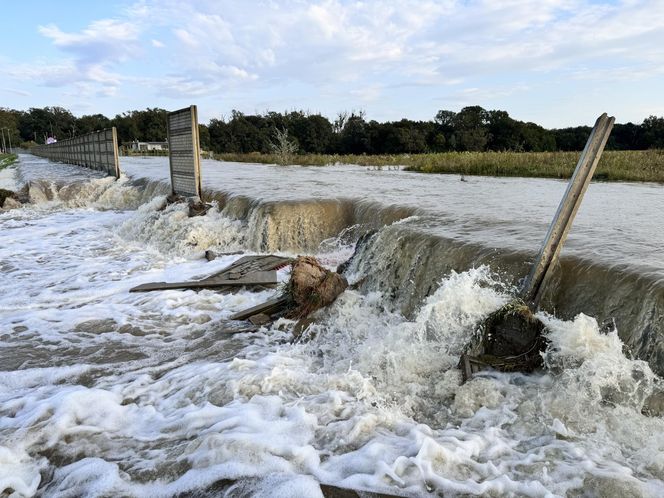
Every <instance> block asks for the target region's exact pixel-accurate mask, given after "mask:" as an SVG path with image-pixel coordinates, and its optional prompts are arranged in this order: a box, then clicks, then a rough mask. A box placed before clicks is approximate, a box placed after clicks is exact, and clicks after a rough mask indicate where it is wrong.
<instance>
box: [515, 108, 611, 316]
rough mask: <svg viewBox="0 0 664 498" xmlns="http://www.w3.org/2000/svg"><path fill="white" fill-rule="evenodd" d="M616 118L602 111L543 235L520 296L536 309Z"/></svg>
mask: <svg viewBox="0 0 664 498" xmlns="http://www.w3.org/2000/svg"><path fill="white" fill-rule="evenodd" d="M614 121H615V118H613V117H608V116H607V115H606V113H604V114H602V115H601V116H600V117H599V118H597V121H596V122H595V126H594V127H593V130H592V132H591V134H590V137H589V138H588V142H586V146H585V148H584V149H583V152H582V153H581V156H580V157H579V162H578V163H577V165H576V169H575V170H574V174H573V175H572V178H571V179H570V181H569V184H568V185H567V190H566V191H565V195H564V196H563V198H562V200H561V201H560V205H559V206H558V210H557V211H556V214H555V216H554V218H553V221H552V222H551V225H550V226H549V230H548V233H547V235H546V237H545V238H544V242H543V243H542V247H541V249H540V252H539V254H538V256H537V259H536V260H535V264H534V265H533V267H532V269H531V272H530V275H529V276H528V278H527V279H526V283H525V285H524V287H523V289H522V291H521V297H522V298H523V300H524V301H525V302H526V303H529V304H530V305H531V307H532V308H533V309H535V308H537V306H538V304H539V300H540V298H541V296H542V292H543V291H544V289H545V287H546V282H547V281H548V279H549V277H550V275H551V270H552V268H553V267H554V264H555V262H556V260H557V259H558V256H559V255H560V251H561V250H562V248H563V245H564V244H565V240H566V239H567V235H568V233H569V230H570V228H571V227H572V223H573V221H574V218H575V217H576V213H577V212H578V210H579V207H580V206H581V201H582V200H583V195H584V194H585V192H586V190H587V189H588V185H589V184H590V180H591V178H592V176H593V173H594V172H595V169H596V168H597V164H598V163H599V159H600V157H601V155H602V151H603V150H604V146H605V145H606V141H607V140H608V138H609V134H610V133H611V129H612V128H613V123H614Z"/></svg>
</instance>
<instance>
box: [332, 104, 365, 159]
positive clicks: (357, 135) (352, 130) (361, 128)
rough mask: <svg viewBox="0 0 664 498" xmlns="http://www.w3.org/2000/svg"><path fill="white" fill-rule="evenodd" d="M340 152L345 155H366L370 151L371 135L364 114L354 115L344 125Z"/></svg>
mask: <svg viewBox="0 0 664 498" xmlns="http://www.w3.org/2000/svg"><path fill="white" fill-rule="evenodd" d="M339 145H340V148H341V150H340V152H342V153H344V154H366V153H368V152H369V151H370V140H369V133H368V130H367V123H366V121H364V114H363V113H359V114H355V113H352V114H351V115H350V116H349V117H348V119H347V120H346V122H345V123H344V127H343V130H342V131H341V137H340V143H339Z"/></svg>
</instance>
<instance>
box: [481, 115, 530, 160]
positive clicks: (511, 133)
mask: <svg viewBox="0 0 664 498" xmlns="http://www.w3.org/2000/svg"><path fill="white" fill-rule="evenodd" d="M487 121H488V123H487V129H488V132H489V135H490V137H491V138H490V139H489V142H488V144H487V146H488V148H489V149H490V150H496V151H502V150H512V151H519V150H523V146H524V144H523V137H522V130H521V129H522V123H520V122H519V121H516V120H514V119H512V118H511V117H510V116H509V114H507V112H505V111H489V112H488V118H487Z"/></svg>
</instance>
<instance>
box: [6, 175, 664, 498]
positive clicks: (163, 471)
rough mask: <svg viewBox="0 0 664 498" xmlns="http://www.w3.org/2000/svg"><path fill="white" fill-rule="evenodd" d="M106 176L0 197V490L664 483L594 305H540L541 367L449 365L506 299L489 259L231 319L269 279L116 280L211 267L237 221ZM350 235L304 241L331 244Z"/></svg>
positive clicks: (431, 489) (654, 422)
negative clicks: (322, 305)
mask: <svg viewBox="0 0 664 498" xmlns="http://www.w3.org/2000/svg"><path fill="white" fill-rule="evenodd" d="M105 182H106V181H105V180H97V179H94V180H91V181H89V183H90V184H92V185H84V186H81V187H77V188H78V189H79V190H78V191H77V192H76V193H74V191H73V190H70V192H69V193H70V195H69V197H67V198H66V199H65V198H64V197H63V196H62V188H60V189H58V191H57V193H58V196H55V197H54V200H50V201H48V200H47V201H45V202H44V203H43V204H39V205H36V206H26V207H24V208H22V209H19V210H14V211H11V212H7V213H2V214H0V227H1V230H2V233H3V244H2V245H1V246H0V270H1V271H2V274H3V283H4V285H5V288H6V289H11V292H3V293H2V295H0V310H1V311H2V313H1V314H0V320H1V323H2V332H0V365H2V366H1V367H0V368H1V369H2V370H3V371H2V375H0V490H1V491H0V492H2V493H5V494H11V493H14V496H33V495H35V494H39V495H43V496H173V495H177V494H191V493H194V492H200V493H203V494H204V493H206V492H207V493H209V496H215V493H217V494H218V493H219V490H220V489H222V490H223V491H224V492H226V493H227V494H228V495H229V496H321V490H320V486H319V483H321V482H322V483H330V484H335V485H338V486H343V487H352V488H357V489H371V490H374V491H383V492H388V493H396V494H404V495H407V496H425V495H426V496H428V495H429V493H440V494H444V495H445V496H455V495H462V496H468V495H479V496H653V497H654V496H661V495H662V494H663V493H664V456H662V455H664V452H663V451H662V450H663V449H664V421H662V419H661V418H657V417H652V418H649V417H645V416H644V415H642V414H641V409H642V406H643V403H644V400H645V398H646V397H647V396H648V395H649V394H650V393H651V392H652V390H653V389H654V388H655V384H656V382H657V378H656V377H655V376H654V374H653V373H652V371H651V370H650V368H649V366H648V365H647V364H646V363H645V362H642V361H637V360H631V359H628V358H627V357H625V355H624V354H623V351H622V350H623V345H622V343H621V341H620V339H619V338H618V336H617V333H616V331H611V332H609V333H604V332H601V331H600V327H599V326H598V324H597V322H596V321H595V320H594V319H593V318H592V317H589V316H586V315H579V316H577V317H576V318H574V319H573V320H567V321H565V320H560V319H558V318H556V317H555V316H551V315H546V314H540V315H539V316H540V318H541V319H542V320H544V321H545V323H546V326H547V332H546V333H547V338H548V340H549V341H550V348H549V351H548V353H547V355H546V358H545V362H546V364H547V366H548V369H547V370H546V372H544V373H539V374H534V375H521V374H501V373H483V374H481V375H478V376H476V377H475V378H473V379H472V380H471V381H469V382H467V383H466V384H464V385H460V375H459V372H458V370H457V369H456V363H457V361H458V357H459V353H460V352H461V350H462V349H463V347H464V345H465V344H466V342H467V341H468V340H469V339H470V337H471V335H472V333H473V331H474V326H475V324H476V323H477V322H478V321H480V320H481V319H483V318H484V317H486V316H487V315H488V314H489V313H491V312H492V311H494V310H496V309H497V308H499V307H500V306H501V305H502V304H504V303H505V302H506V301H507V300H508V299H509V292H508V291H509V287H506V286H505V285H504V284H503V283H502V282H501V279H500V278H499V277H498V276H497V275H495V274H494V273H492V271H491V270H490V268H489V267H488V266H479V267H477V268H473V269H470V270H468V271H464V272H450V273H448V274H447V275H446V276H445V277H444V278H442V279H441V280H440V281H439V282H437V284H436V288H435V289H434V291H433V292H432V293H431V294H430V295H429V297H428V298H427V299H426V300H425V301H424V302H423V303H422V304H421V305H420V306H419V307H418V309H417V310H416V312H415V313H414V314H413V316H411V317H405V316H404V315H402V314H401V313H400V312H399V311H398V310H397V309H395V306H393V305H391V304H390V300H389V299H386V298H385V296H384V295H383V294H382V290H381V288H380V287H379V286H377V287H375V288H374V289H372V290H369V291H362V292H360V291H357V290H349V291H347V292H346V293H344V295H343V296H341V298H340V299H338V300H337V302H335V303H334V305H332V306H331V307H330V308H328V309H327V310H323V311H321V312H319V314H318V316H317V320H316V323H315V324H314V325H312V326H311V327H310V328H309V329H308V331H307V337H306V340H303V341H300V342H297V343H293V342H292V334H291V332H290V327H291V326H292V322H289V321H287V320H280V321H279V322H277V323H275V324H274V325H273V326H272V327H271V328H262V329H260V330H258V331H256V332H254V333H247V332H242V331H241V329H240V328H239V327H238V325H237V324H234V323H233V322H230V321H229V320H228V319H227V318H228V316H229V315H230V314H231V313H233V312H234V311H237V310H240V309H243V308H245V307H248V306H251V305H253V304H256V303H258V302H261V301H262V300H265V299H267V298H268V297H269V296H270V295H271V293H270V292H269V291H264V292H259V293H249V292H246V291H240V292H237V293H235V294H222V293H217V292H213V291H209V290H203V291H200V292H193V291H164V292H159V293H148V294H130V293H128V292H127V291H128V289H129V288H131V287H133V286H135V285H138V284H140V283H144V282H147V281H157V280H166V281H168V280H174V279H178V280H181V279H188V278H196V277H200V276H203V275H208V274H211V273H214V272H215V271H219V270H220V269H221V268H223V267H224V266H226V265H228V264H229V263H230V262H231V261H233V258H234V257H233V256H224V257H221V258H219V259H217V260H214V261H212V262H206V261H204V260H202V259H201V257H200V256H201V255H202V251H203V250H205V249H208V248H215V249H217V250H219V252H230V251H234V250H237V249H251V248H252V247H253V246H252V242H251V240H250V237H248V235H247V234H250V233H251V229H250V227H248V225H247V224H248V223H249V222H248V221H247V222H245V221H242V220H234V219H233V220H232V219H229V218H226V217H224V216H222V214H221V212H220V211H219V210H218V209H212V210H210V211H209V212H208V214H206V215H205V216H201V217H195V218H188V217H187V212H186V209H185V208H184V207H183V206H179V205H170V206H165V201H164V198H163V196H156V197H154V198H153V199H152V200H151V201H150V202H148V203H145V204H143V205H141V206H140V207H138V209H137V210H135V211H132V210H130V209H134V207H136V204H137V203H138V201H139V200H143V199H142V197H141V196H142V194H140V193H136V192H134V190H136V187H135V186H132V185H130V184H129V182H125V183H123V182H119V183H116V184H112V185H111V184H108V185H107V184H106V183H105ZM347 242H348V241H347V240H346V238H344V235H343V234H341V235H340V236H339V237H338V238H337V239H335V240H327V241H326V242H325V243H324V244H322V245H321V248H320V250H321V251H322V253H323V256H324V257H325V258H327V260H326V262H327V263H328V264H330V265H331V266H333V265H334V264H336V263H338V262H339V261H341V260H343V259H345V257H347V256H348V255H349V254H350V250H349V245H348V243H347ZM18 248H20V256H18V255H17V254H18ZM355 270H356V271H357V272H358V273H356V274H355V275H352V278H351V280H353V281H359V280H361V279H362V278H363V277H364V275H362V270H361V269H358V268H356V269H355ZM384 271H389V268H388V266H385V270H384ZM232 332H239V333H232ZM224 480H229V481H232V482H230V483H228V482H227V483H226V484H224V485H223V486H222V487H221V488H215V483H219V482H220V481H224ZM224 482H226V481H224ZM217 485H218V484H217Z"/></svg>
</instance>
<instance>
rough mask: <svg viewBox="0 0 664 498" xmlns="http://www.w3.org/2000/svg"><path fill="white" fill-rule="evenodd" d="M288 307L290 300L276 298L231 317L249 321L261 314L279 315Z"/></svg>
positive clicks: (281, 297) (283, 297)
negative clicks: (250, 318) (278, 313)
mask: <svg viewBox="0 0 664 498" xmlns="http://www.w3.org/2000/svg"><path fill="white" fill-rule="evenodd" d="M287 305H288V298H286V297H285V296H279V297H275V298H273V299H270V300H269V301H265V302H264V303H261V304H258V305H256V306H252V307H251V308H247V309H246V310H242V311H238V312H237V313H235V314H233V315H231V316H230V319H231V320H247V319H248V318H249V317H251V316H254V315H258V314H259V313H265V314H266V315H272V314H274V313H277V312H279V311H281V310H283V309H284V308H286V306H287Z"/></svg>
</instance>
